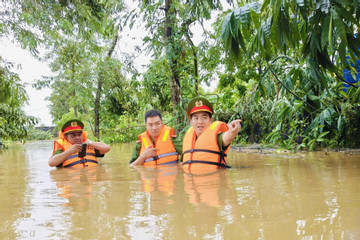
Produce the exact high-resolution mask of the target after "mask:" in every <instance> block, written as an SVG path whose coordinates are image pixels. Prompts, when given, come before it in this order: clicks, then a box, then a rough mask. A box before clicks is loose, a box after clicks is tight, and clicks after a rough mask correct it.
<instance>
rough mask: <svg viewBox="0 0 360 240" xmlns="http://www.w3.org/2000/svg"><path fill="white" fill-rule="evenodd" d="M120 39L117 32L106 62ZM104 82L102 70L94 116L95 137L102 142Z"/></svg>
mask: <svg viewBox="0 0 360 240" xmlns="http://www.w3.org/2000/svg"><path fill="white" fill-rule="evenodd" d="M118 37H119V35H118V32H117V31H116V34H115V36H114V39H113V42H112V44H111V47H110V49H109V51H108V53H107V56H106V59H105V61H106V60H107V59H109V58H110V57H111V54H112V53H113V52H114V49H115V46H116V43H117V40H118ZM103 82H104V77H103V74H102V70H100V73H99V77H98V85H97V89H96V95H95V109H94V114H95V126H94V135H95V137H96V138H97V140H98V141H100V128H99V125H100V97H101V90H102V85H103Z"/></svg>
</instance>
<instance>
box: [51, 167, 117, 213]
mask: <svg viewBox="0 0 360 240" xmlns="http://www.w3.org/2000/svg"><path fill="white" fill-rule="evenodd" d="M49 173H50V178H51V180H52V181H53V182H56V186H57V187H58V188H59V193H58V196H60V197H63V198H65V199H67V202H66V203H64V206H67V207H74V208H77V209H82V210H84V209H87V208H88V207H89V199H90V197H91V196H92V188H93V187H92V186H93V185H94V184H96V183H101V182H103V181H108V180H109V179H110V176H109V174H108V173H106V171H104V169H103V168H102V167H101V165H99V166H97V167H91V168H84V169H80V168H79V169H75V168H67V169H64V168H59V169H54V170H51V171H50V172H49Z"/></svg>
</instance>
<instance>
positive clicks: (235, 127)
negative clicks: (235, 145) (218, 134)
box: [223, 119, 241, 146]
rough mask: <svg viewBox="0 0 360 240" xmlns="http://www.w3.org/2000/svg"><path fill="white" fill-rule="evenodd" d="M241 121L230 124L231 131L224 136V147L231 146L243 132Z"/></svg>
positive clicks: (237, 120)
mask: <svg viewBox="0 0 360 240" xmlns="http://www.w3.org/2000/svg"><path fill="white" fill-rule="evenodd" d="M240 122H241V119H236V120H234V121H232V122H230V123H229V124H228V127H229V130H228V131H226V132H225V133H224V134H223V146H229V145H230V144H231V143H232V141H233V140H234V138H235V137H236V136H237V135H238V133H239V132H240V131H241V125H240Z"/></svg>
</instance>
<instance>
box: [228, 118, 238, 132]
mask: <svg viewBox="0 0 360 240" xmlns="http://www.w3.org/2000/svg"><path fill="white" fill-rule="evenodd" d="M240 123H241V119H236V120H234V121H231V122H230V123H229V124H228V127H229V131H230V132H231V133H236V134H238V133H239V132H240V131H241V124H240Z"/></svg>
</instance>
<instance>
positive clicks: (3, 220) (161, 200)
mask: <svg viewBox="0 0 360 240" xmlns="http://www.w3.org/2000/svg"><path fill="white" fill-rule="evenodd" d="M133 146H134V144H112V145H111V151H110V152H109V153H108V154H106V156H105V157H104V158H102V159H100V162H101V164H100V165H99V166H98V167H95V168H88V169H56V168H51V167H49V166H48V164H47V160H48V158H49V156H50V155H51V153H52V147H53V143H52V142H51V141H38V142H31V143H26V144H25V145H22V144H12V145H10V146H9V149H6V150H0V239H102V240H105V239H360V153H359V152H328V153H325V152H313V153H297V154H286V153H271V154H270V153H267V154H261V153H238V152H233V151H232V152H230V153H229V164H230V165H231V166H232V168H231V169H226V170H219V171H217V172H216V173H214V174H208V175H203V176H199V175H188V174H184V172H183V171H182V169H179V168H177V167H174V166H167V167H162V168H145V167H142V166H140V167H138V168H131V167H130V166H129V165H128V160H129V158H130V155H131V151H132V148H133Z"/></svg>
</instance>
